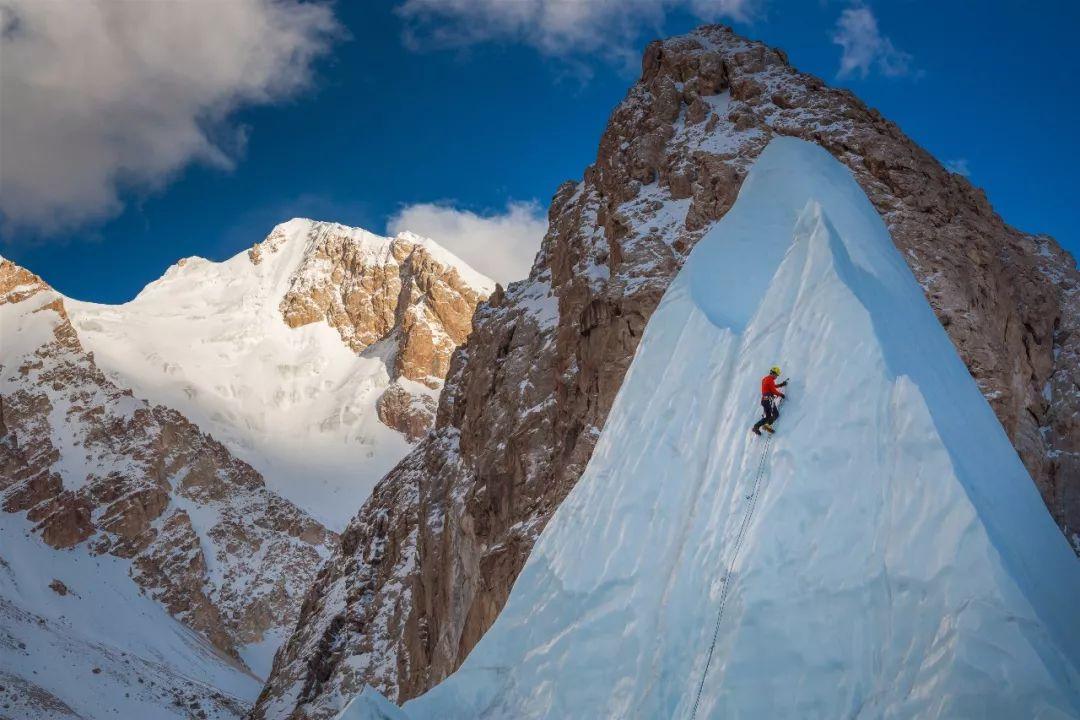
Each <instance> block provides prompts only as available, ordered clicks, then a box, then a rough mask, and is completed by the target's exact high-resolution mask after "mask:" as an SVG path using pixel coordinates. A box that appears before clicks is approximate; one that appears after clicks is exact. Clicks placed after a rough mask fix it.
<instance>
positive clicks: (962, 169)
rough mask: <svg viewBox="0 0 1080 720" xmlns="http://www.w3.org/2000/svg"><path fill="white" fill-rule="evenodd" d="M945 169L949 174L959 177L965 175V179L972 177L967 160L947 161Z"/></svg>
mask: <svg viewBox="0 0 1080 720" xmlns="http://www.w3.org/2000/svg"><path fill="white" fill-rule="evenodd" d="M945 169H946V170H948V171H949V172H952V173H956V174H957V175H963V176H964V177H971V168H970V167H968V161H967V158H956V159H955V160H946V161H945Z"/></svg>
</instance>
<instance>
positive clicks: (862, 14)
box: [832, 4, 912, 77]
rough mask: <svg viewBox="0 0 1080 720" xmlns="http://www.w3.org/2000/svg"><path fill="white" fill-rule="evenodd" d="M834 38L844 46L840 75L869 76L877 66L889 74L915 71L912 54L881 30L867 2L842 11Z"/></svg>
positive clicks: (894, 74) (904, 73) (896, 74)
mask: <svg viewBox="0 0 1080 720" xmlns="http://www.w3.org/2000/svg"><path fill="white" fill-rule="evenodd" d="M832 40H833V42H834V43H836V44H837V45H839V46H840V47H842V48H843V54H842V55H841V57H840V71H839V73H838V74H839V76H840V77H850V76H851V75H856V74H857V75H858V76H859V77H866V76H867V75H869V74H870V71H871V70H875V69H876V70H877V71H878V72H880V73H881V74H883V75H886V76H889V77H899V76H901V75H908V74H910V73H911V60H912V58H911V55H909V54H908V53H906V52H904V51H903V50H899V49H897V48H896V47H895V46H894V45H893V44H892V41H891V40H889V38H887V37H885V36H884V35H882V34H881V31H880V30H879V29H878V24H877V18H875V17H874V13H873V11H871V10H870V8H868V7H866V6H865V5H862V4H855V5H853V6H851V7H849V8H847V9H846V10H844V11H843V12H842V13H840V17H839V19H837V21H836V29H835V30H834V32H833V36H832Z"/></svg>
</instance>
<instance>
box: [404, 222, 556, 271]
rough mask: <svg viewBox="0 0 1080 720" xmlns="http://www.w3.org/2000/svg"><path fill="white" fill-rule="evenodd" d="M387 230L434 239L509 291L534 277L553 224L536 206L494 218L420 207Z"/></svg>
mask: <svg viewBox="0 0 1080 720" xmlns="http://www.w3.org/2000/svg"><path fill="white" fill-rule="evenodd" d="M386 228H387V232H388V233H390V234H396V233H399V232H402V231H405V230H408V231H409V232H414V233H416V234H417V235H422V236H424V237H428V238H431V239H432V240H434V241H435V242H437V243H439V244H440V245H442V246H443V247H445V248H446V249H447V250H449V251H450V252H452V253H454V254H455V255H457V256H458V257H460V258H461V259H462V260H464V261H465V262H467V263H469V265H471V266H472V267H473V268H474V269H475V270H477V271H479V272H481V273H483V274H485V275H487V276H488V277H490V278H492V279H493V280H496V281H497V282H500V283H502V284H503V285H506V284H507V283H509V282H513V281H514V280H521V279H522V278H524V277H526V276H527V275H528V274H529V268H531V267H532V262H533V257H534V256H535V255H536V251H537V250H539V249H540V241H541V240H542V239H543V237H544V233H545V232H547V219H546V218H545V217H544V214H543V212H542V210H541V209H540V206H539V205H538V204H537V203H535V202H527V203H526V202H510V203H508V204H507V206H506V211H505V212H503V213H498V214H493V215H478V214H476V213H474V212H471V211H469V210H459V209H457V208H455V207H452V206H451V205H448V204H443V203H417V204H415V205H408V206H406V207H404V208H402V209H401V210H400V211H399V212H398V213H397V214H396V215H394V216H393V217H391V218H390V220H389V221H388V222H387V224H386Z"/></svg>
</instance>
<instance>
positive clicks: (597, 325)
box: [254, 25, 1080, 720]
mask: <svg viewBox="0 0 1080 720" xmlns="http://www.w3.org/2000/svg"><path fill="white" fill-rule="evenodd" d="M777 137H796V138H801V139H803V140H806V141H808V142H812V143H814V144H816V145H818V146H820V147H822V148H823V149H824V150H826V151H827V152H828V153H829V154H830V155H831V156H832V157H833V158H835V159H836V160H837V161H839V162H840V163H842V164H843V165H844V166H845V167H846V168H847V169H848V170H849V171H850V173H851V175H852V176H853V177H854V179H855V182H856V183H857V184H858V186H859V187H860V188H861V190H862V192H863V193H864V195H865V196H866V197H867V198H869V200H870V202H871V204H872V205H873V207H874V210H875V211H876V213H877V214H878V216H879V217H880V218H881V220H882V221H883V222H884V224H885V226H886V227H887V228H888V232H889V235H890V236H891V240H892V242H893V243H894V244H895V247H896V249H897V250H898V251H899V253H900V257H902V258H903V260H904V261H905V262H906V263H907V265H908V267H909V268H910V271H911V273H912V274H913V275H914V277H915V278H916V280H917V281H918V283H919V285H920V286H921V289H922V293H923V296H924V301H925V302H928V303H929V304H930V306H931V307H932V308H933V311H934V314H935V315H936V317H937V319H938V322H939V324H940V325H941V327H942V328H944V331H945V333H946V334H947V335H948V338H949V339H950V340H951V341H952V344H953V346H954V347H955V349H956V351H957V353H958V354H959V356H960V357H961V359H962V360H963V363H964V365H965V366H966V369H967V372H968V374H969V375H970V376H971V377H972V378H973V379H974V381H975V384H976V386H977V387H978V389H979V391H980V392H981V394H982V396H983V397H984V398H985V399H986V401H987V402H988V403H989V404H990V407H991V408H992V409H993V412H994V415H995V416H996V418H997V421H998V422H999V424H1000V425H1001V427H1002V428H1004V431H1005V433H1006V435H1007V437H1008V439H1009V441H1010V442H1011V444H1012V446H1013V447H1014V448H1015V451H1016V453H1017V454H1018V455H1019V456H1020V458H1021V459H1022V460H1023V463H1024V465H1025V466H1026V468H1027V470H1028V472H1029V473H1030V476H1031V478H1032V479H1033V480H1034V484H1035V486H1036V487H1037V489H1038V490H1039V491H1040V493H1041V495H1042V498H1043V501H1044V503H1045V505H1046V508H1047V510H1049V513H1050V514H1051V516H1052V518H1053V519H1054V520H1055V521H1057V523H1058V525H1059V527H1060V528H1061V531H1062V533H1063V534H1064V536H1065V537H1066V538H1068V539H1069V540H1071V541H1072V542H1073V543H1074V545H1075V547H1076V548H1077V549H1080V535H1078V534H1077V529H1078V528H1080V272H1078V271H1077V267H1076V262H1075V260H1074V259H1073V258H1072V257H1071V256H1070V255H1069V254H1068V253H1067V252H1065V251H1064V250H1063V249H1062V248H1061V247H1060V246H1059V245H1058V244H1057V243H1056V242H1055V241H1054V240H1053V239H1052V238H1049V237H1046V236H1044V235H1036V234H1032V233H1028V232H1024V231H1021V230H1019V229H1016V228H1013V227H1011V226H1009V225H1008V224H1007V223H1006V222H1005V220H1004V219H1002V218H1001V216H1000V215H998V214H997V213H996V212H995V211H994V208H993V207H992V206H991V205H990V203H989V202H988V201H987V198H986V196H985V194H984V193H983V192H982V191H981V190H980V189H979V188H977V187H975V186H974V185H972V183H971V182H970V180H969V179H968V178H965V177H962V176H960V175H957V174H955V173H952V172H950V171H949V170H948V169H947V168H945V167H943V166H942V164H941V163H940V162H938V161H937V160H936V159H935V158H934V157H933V156H932V155H930V154H929V153H928V152H926V151H925V150H923V149H922V148H920V147H919V146H918V144H917V143H915V142H914V141H913V140H912V139H911V138H909V137H907V136H906V135H905V134H904V133H903V131H902V130H901V129H900V128H899V127H897V126H896V125H895V124H894V123H892V122H890V121H889V120H888V119H886V118H884V117H882V115H881V114H880V113H879V112H877V111H876V110H874V109H873V108H870V107H868V106H867V105H866V104H865V103H863V102H861V101H860V100H859V99H858V98H857V97H855V96H854V95H853V94H852V93H850V92H848V91H845V90H839V89H834V88H830V87H828V86H827V85H826V84H825V83H824V82H823V81H822V80H821V79H820V78H817V77H814V76H812V75H808V74H806V73H802V72H799V71H798V70H797V69H795V68H794V67H792V66H791V64H790V63H789V62H788V60H787V57H786V55H785V54H784V53H783V52H782V51H781V50H778V49H774V48H770V47H767V46H766V45H764V44H762V43H759V42H755V41H752V40H748V39H746V38H743V37H740V36H739V35H737V34H736V33H734V32H733V31H732V30H731V29H729V28H726V27H723V26H719V25H714V26H705V27H702V28H699V29H698V30H695V31H694V32H692V33H688V34H686V35H683V36H679V37H673V38H669V39H667V40H663V41H658V42H655V43H652V44H651V45H650V46H649V47H648V48H647V49H646V51H645V53H644V57H643V60H642V74H641V78H640V79H639V80H638V81H637V82H636V83H634V84H633V85H632V87H631V88H630V89H629V91H628V92H627V95H626V97H625V98H624V99H623V100H622V101H621V102H620V103H619V104H618V106H617V107H616V108H615V109H614V110H613V112H612V114H611V117H610V120H609V122H608V125H607V127H606V129H605V131H604V133H603V136H602V137H601V140H600V143H599V148H598V152H597V156H596V160H595V162H594V163H592V164H591V165H589V166H588V167H587V168H586V169H585V171H584V173H583V176H582V179H581V180H580V181H579V182H567V183H565V184H564V185H563V186H561V187H560V188H559V189H558V191H557V192H556V194H555V196H554V198H553V200H552V203H551V208H550V210H549V213H548V216H549V218H550V225H549V229H548V233H547V235H546V237H545V239H544V242H543V244H542V246H541V250H540V253H539V254H538V255H537V257H536V262H535V263H534V265H533V268H532V271H531V273H530V276H529V277H528V278H527V279H526V280H524V281H522V282H518V283H513V284H511V285H510V286H508V287H507V288H506V289H505V291H504V292H496V293H495V295H493V296H492V298H491V299H490V301H488V302H487V303H481V305H480V306H479V307H478V309H477V312H476V319H475V327H474V330H473V334H472V335H471V336H470V339H469V343H468V346H467V347H466V348H463V349H462V350H460V351H459V352H458V353H456V354H455V356H454V359H453V361H452V363H451V370H450V373H449V375H448V379H447V384H446V387H445V389H444V391H443V393H442V396H441V399H440V408H439V413H438V419H437V422H436V426H435V429H434V431H433V432H432V433H431V434H429V435H428V436H427V437H426V438H425V439H424V440H422V441H421V442H420V444H419V445H418V446H417V447H416V448H415V449H414V450H413V451H412V452H411V453H410V454H409V456H408V457H407V458H406V459H405V460H403V461H402V462H401V463H400V464H398V465H397V466H395V468H394V469H393V470H392V471H391V472H390V474H389V475H388V476H387V477H386V478H385V479H384V480H383V481H381V482H380V483H379V485H378V486H377V488H376V490H375V491H374V493H373V494H372V497H371V498H370V500H369V501H368V502H367V503H365V505H364V507H363V508H362V509H361V511H360V513H359V514H358V515H357V516H356V518H354V519H353V521H352V522H350V524H349V527H348V528H347V529H346V531H345V532H344V533H343V534H342V538H343V541H342V543H341V545H340V546H339V549H338V550H337V551H336V552H335V554H334V556H333V558H332V559H331V561H330V562H329V563H328V564H327V566H326V567H325V568H324V570H323V571H322V572H321V573H320V574H319V576H318V578H317V579H316V581H315V585H314V586H313V588H312V590H311V594H310V596H309V598H310V602H308V603H306V604H305V607H304V609H303V612H302V617H301V620H300V622H299V623H298V624H297V628H296V631H295V632H294V633H293V635H292V637H291V638H290V639H289V640H288V642H286V643H284V644H283V645H282V650H281V652H280V653H279V654H278V655H277V657H276V658H275V662H274V669H273V672H272V674H271V677H270V679H269V680H268V682H267V684H266V687H265V688H264V690H263V692H262V695H261V696H260V699H259V702H258V704H257V705H256V708H255V711H254V717H255V718H258V719H259V720H264V719H265V720H284V719H285V718H295V717H305V718H318V719H319V720H324V719H326V718H332V717H335V716H336V715H337V714H338V713H339V712H340V711H341V709H342V708H343V707H344V705H345V704H346V703H348V702H349V701H350V700H351V699H352V698H354V697H356V696H357V694H359V693H360V692H361V691H362V690H363V688H364V687H365V686H366V685H371V686H374V687H375V688H377V689H378V690H379V691H380V692H382V693H383V694H384V695H385V696H386V697H388V698H389V699H390V700H392V701H394V702H395V703H401V702H404V701H406V700H409V699H411V698H414V697H416V696H418V695H421V694H422V693H424V692H425V691H427V690H429V689H430V688H432V687H433V686H434V685H436V684H437V683H438V682H440V681H441V680H442V679H444V678H445V677H447V676H448V675H450V674H451V673H452V672H454V670H456V669H457V668H458V667H459V666H460V665H461V663H462V662H464V661H465V659H466V657H468V656H469V653H470V652H471V651H472V650H473V648H474V646H475V645H476V643H477V642H478V641H479V640H480V639H481V638H482V637H484V635H485V632H486V631H487V630H488V628H489V627H490V626H491V625H492V623H493V622H495V620H496V618H497V617H498V616H499V613H500V610H501V609H502V608H503V605H504V603H505V602H506V601H507V598H508V596H509V594H510V591H511V588H512V587H514V584H515V582H516V581H518V580H519V576H518V573H519V572H520V571H521V569H522V568H523V567H524V565H525V563H526V560H527V559H528V558H529V556H530V552H531V551H532V549H533V546H534V543H535V542H536V540H537V538H538V537H539V535H540V533H541V531H542V530H543V529H544V527H545V525H546V524H547V523H548V521H549V520H550V518H551V517H552V515H553V513H554V512H555V510H556V509H557V508H558V507H559V506H560V504H561V503H562V502H563V500H564V499H565V498H566V497H567V495H568V493H570V492H571V490H572V489H573V487H574V486H575V483H576V482H577V481H578V478H579V477H580V476H581V473H582V472H583V471H584V469H585V467H586V466H587V464H588V463H589V461H590V458H591V456H592V453H593V451H594V449H595V448H596V443H597V441H598V439H599V438H600V436H601V433H602V431H603V430H604V429H605V428H606V427H607V425H608V424H609V418H608V413H609V411H610V409H611V407H612V403H613V401H614V399H615V397H616V394H617V393H618V391H619V389H620V387H621V385H622V382H623V380H624V377H625V373H626V371H627V369H628V368H629V366H630V363H631V360H632V359H633V357H634V354H635V350H636V348H637V345H638V342H639V340H640V339H641V337H642V335H643V333H644V331H645V327H646V324H647V323H648V322H649V319H650V317H651V316H652V313H653V312H654V311H655V309H656V308H657V306H658V305H659V302H660V299H661V297H663V295H664V293H665V291H666V290H667V288H668V285H669V284H670V283H671V282H672V281H673V279H674V278H675V277H676V275H677V274H678V273H679V270H680V268H681V267H682V265H683V263H684V262H685V261H686V259H687V258H688V257H689V255H690V253H691V251H692V250H693V249H694V247H695V246H696V244H697V243H698V242H699V241H701V240H702V238H704V237H705V236H706V235H707V234H708V233H709V232H710V231H711V229H712V228H713V227H714V226H715V225H716V223H718V222H720V221H721V220H722V219H723V218H724V217H725V216H726V214H727V212H728V211H729V210H730V209H731V207H732V205H733V203H734V202H735V199H736V197H737V196H738V195H739V192H740V189H741V187H742V184H743V182H744V180H745V179H746V177H747V174H748V172H749V169H750V168H751V167H752V166H753V164H754V162H755V161H756V159H757V158H758V156H759V155H760V154H761V153H762V152H763V151H764V149H765V148H766V147H768V146H769V143H770V142H771V141H772V140H773V139H775V138H777ZM799 209H800V210H801V208H799ZM786 230H787V231H789V239H790V231H791V228H790V227H789V228H786ZM837 352H838V353H843V352H845V350H844V349H840V350H837ZM771 361H772V362H775V361H780V362H783V358H776V359H772V360H771ZM766 367H767V365H766ZM756 370H760V369H756ZM656 382H659V380H656ZM754 382H756V379H755V380H754ZM754 410H755V407H754V402H753V398H749V399H748V400H747V401H746V408H745V410H744V412H745V413H747V414H751V413H753V412H754ZM640 440H642V441H644V439H640ZM676 441H677V439H673V442H676ZM807 542H813V539H808V540H807ZM598 551H599V552H603V549H602V548H601V549H598ZM705 622H708V621H707V620H706V621H705ZM552 642H556V639H555V638H553V639H552Z"/></svg>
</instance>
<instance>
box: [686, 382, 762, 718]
mask: <svg viewBox="0 0 1080 720" xmlns="http://www.w3.org/2000/svg"><path fill="white" fill-rule="evenodd" d="M782 401H783V400H782V399H781V402H782ZM772 438H773V436H772V433H770V434H769V435H767V436H766V437H765V447H764V448H762V450H761V458H760V459H759V460H758V469H757V475H755V476H754V484H753V486H752V489H751V491H750V502H749V504H747V506H746V510H744V511H743V519H742V524H741V525H740V526H739V533H738V535H736V537H735V549H734V550H733V551H732V553H731V561H730V562H729V563H728V568H727V572H726V573H725V574H724V578H723V583H724V589H723V590H721V592H720V607H719V608H718V609H717V611H716V625H715V626H714V627H713V635H712V643H711V644H710V645H709V654H708V655H707V656H706V657H705V669H704V670H702V671H701V682H700V683H698V689H697V696H696V697H695V698H694V706H693V709H692V710H691V711H690V720H695V718H697V711H698V705H699V704H700V703H701V692H702V690H704V689H705V678H706V676H708V674H709V665H711V664H712V658H713V652H715V650H716V641H717V639H718V638H719V637H720V622H721V621H722V620H723V619H724V608H725V607H726V606H727V599H728V588H730V587H731V574H732V573H733V572H735V563H736V562H737V561H738V559H739V550H740V549H741V548H742V543H743V538H744V537H746V531H747V529H749V527H750V521H751V520H752V519H753V517H754V508H756V507H757V498H758V488H759V487H760V485H761V480H762V478H763V477H764V475H765V461H766V460H767V459H768V457H769V447H770V446H771V445H772Z"/></svg>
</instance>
